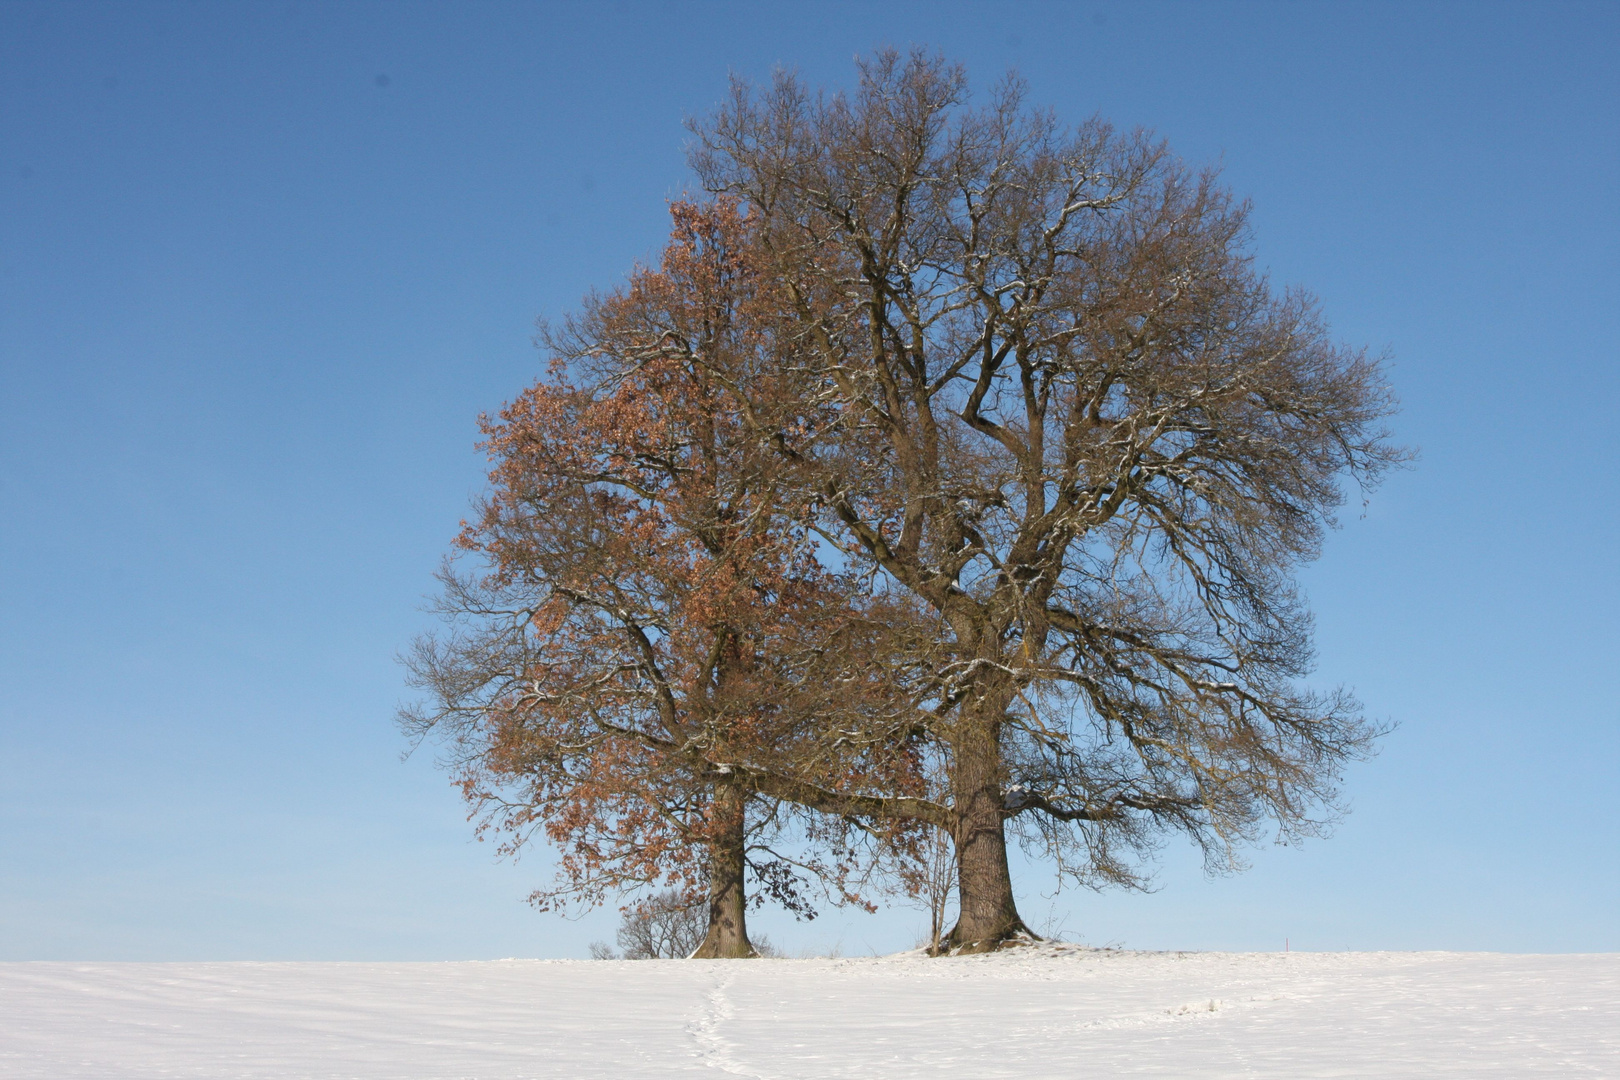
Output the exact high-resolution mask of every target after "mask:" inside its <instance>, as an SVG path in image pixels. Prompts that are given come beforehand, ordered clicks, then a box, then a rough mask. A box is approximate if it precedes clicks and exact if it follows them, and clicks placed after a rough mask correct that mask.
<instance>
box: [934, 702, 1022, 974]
mask: <svg viewBox="0 0 1620 1080" xmlns="http://www.w3.org/2000/svg"><path fill="white" fill-rule="evenodd" d="M986 697H989V698H990V699H991V701H993V700H994V697H993V695H986ZM982 700H983V699H981V701H982ZM985 704H989V702H985ZM986 711H988V710H986ZM1001 712H1002V710H1001V709H999V708H998V709H996V710H995V715H996V716H997V718H998V719H996V720H990V719H987V718H984V717H983V716H980V717H972V718H969V717H964V718H963V719H964V724H963V730H962V735H961V737H960V738H959V739H958V741H957V745H956V747H955V750H956V768H955V771H954V773H953V775H952V777H951V788H952V795H953V797H954V800H955V804H956V807H955V808H956V830H955V836H954V839H955V841H956V865H957V878H956V880H957V900H958V906H959V909H960V912H959V915H958V917H957V922H956V926H955V927H953V928H952V929H951V932H950V933H949V934H947V935H946V936H945V940H944V942H942V949H941V951H943V952H951V953H975V952H989V951H991V950H993V949H995V948H997V947H999V946H1000V945H1001V944H1002V943H1003V942H1005V941H1007V940H1008V939H1009V938H1012V937H1015V936H1017V935H1019V934H1028V935H1030V936H1032V937H1033V936H1034V935H1032V934H1030V931H1029V928H1028V927H1026V926H1025V925H1024V920H1023V919H1021V918H1019V917H1018V903H1017V901H1016V900H1014V899H1013V891H1012V874H1011V873H1010V872H1009V870H1008V869H1007V834H1006V831H1005V829H1004V828H1003V821H1004V819H1003V809H1002V802H1003V795H1002V790H1001V789H1002V780H1003V777H1002V765H1001V745H1000V734H1001V733H1000V728H1001V724H1000V720H999V716H1000V715H1001Z"/></svg>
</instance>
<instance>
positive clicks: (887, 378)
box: [693, 51, 1402, 950]
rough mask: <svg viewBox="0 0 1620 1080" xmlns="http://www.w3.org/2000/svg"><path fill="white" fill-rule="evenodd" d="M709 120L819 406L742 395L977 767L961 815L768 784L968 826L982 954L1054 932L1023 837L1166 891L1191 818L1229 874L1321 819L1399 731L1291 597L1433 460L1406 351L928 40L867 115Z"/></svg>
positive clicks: (785, 103) (842, 805)
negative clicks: (1355, 329) (1419, 454)
mask: <svg viewBox="0 0 1620 1080" xmlns="http://www.w3.org/2000/svg"><path fill="white" fill-rule="evenodd" d="M694 133H695V135H696V137H697V142H696V145H695V148H694V151H693V165H694V167H695V169H696V170H697V173H698V175H699V176H700V177H701V179H702V181H703V183H704V184H705V186H706V187H707V188H708V189H709V190H710V191H711V192H713V193H715V194H716V195H719V196H722V197H724V198H727V199H735V200H737V201H738V202H740V204H742V205H743V206H744V207H745V209H746V211H747V213H748V214H750V215H751V217H750V220H751V221H753V222H754V223H755V228H756V230H757V243H758V244H760V245H761V246H762V247H763V249H764V250H765V253H766V254H765V256H763V258H764V260H765V261H766V263H767V264H768V267H769V274H770V275H771V277H772V280H770V281H763V280H762V281H761V282H760V283H759V284H758V285H757V291H758V294H759V295H760V296H762V297H765V298H768V300H769V302H771V303H774V304H777V305H778V307H779V311H780V316H781V318H780V324H779V326H778V327H777V330H776V331H775V332H776V334H777V340H776V344H775V350H776V355H777V356H778V357H779V360H778V363H779V364H780V365H781V367H782V370H784V371H790V372H792V373H793V376H794V378H795V379H797V380H798V385H799V386H800V387H801V391H800V392H801V394H802V395H803V397H804V402H805V407H804V409H802V410H800V411H799V412H798V413H796V414H793V420H794V422H793V423H792V424H787V423H783V422H782V419H783V418H784V417H785V415H786V414H783V413H781V411H780V410H773V409H771V408H768V407H766V406H767V402H766V400H765V398H766V395H765V394H764V393H763V392H762V390H761V388H760V386H758V385H755V384H753V383H750V382H749V381H747V380H729V381H726V380H721V381H720V383H721V385H723V386H724V387H725V389H726V392H727V394H729V395H731V396H732V398H733V399H734V401H733V404H732V405H731V406H730V408H731V409H732V410H733V411H734V412H735V413H736V415H738V416H740V417H743V418H744V419H745V420H746V422H747V423H749V424H750V430H751V432H752V434H753V436H754V437H755V438H756V439H757V440H759V442H760V443H761V444H762V445H769V446H771V447H773V448H774V449H775V451H776V453H778V454H779V455H780V456H781V458H782V460H783V461H784V462H786V463H787V464H789V465H790V466H791V473H788V472H784V473H783V474H781V475H783V476H787V475H791V476H792V482H793V483H795V484H797V485H799V488H800V490H801V491H802V492H804V493H805V495H806V498H807V499H813V500H814V504H815V507H816V516H815V518H814V520H813V525H814V528H815V529H816V530H817V531H818V532H819V533H820V534H821V536H822V537H823V539H824V540H825V542H826V543H828V544H829V545H833V546H835V547H836V548H837V549H838V550H840V551H841V552H843V553H844V557H846V558H848V559H849V560H851V562H852V564H854V565H861V566H865V567H869V568H870V570H871V572H872V573H873V574H874V575H875V576H874V577H873V579H872V580H873V587H874V589H875V591H876V592H877V593H879V594H885V593H886V594H888V595H889V596H891V597H892V598H894V601H895V602H896V603H912V604H915V605H916V606H917V608H918V610H919V611H920V612H921V613H922V616H923V620H924V621H925V622H928V623H930V624H931V625H932V628H933V629H932V631H931V633H930V635H929V636H928V639H927V640H926V641H924V642H921V643H920V644H919V643H917V642H912V643H911V644H909V645H907V646H906V648H907V649H909V650H910V655H911V656H912V657H913V658H914V659H916V661H917V662H918V663H919V664H921V665H923V666H925V667H926V668H927V670H928V674H929V677H930V679H931V684H930V688H929V690H928V691H927V692H926V693H925V694H923V695H921V696H920V697H919V698H918V702H919V704H920V705H921V706H922V718H921V719H920V720H918V721H917V725H918V731H914V732H913V733H912V735H911V736H909V737H921V738H924V739H926V740H927V741H929V743H930V745H932V746H934V747H936V748H937V749H938V752H939V753H940V754H941V755H942V758H943V760H944V763H945V769H946V771H947V774H948V785H947V789H946V791H945V792H944V793H943V794H942V795H940V796H939V797H937V798H922V797H916V796H912V795H906V794H903V793H900V794H897V793H893V792H891V793H890V794H888V795H883V794H881V793H878V792H876V791H869V792H868V793H867V794H865V795H862V796H861V797H859V798H852V797H851V795H850V791H849V789H847V788H846V789H840V788H838V787H837V786H836V785H828V784H824V783H821V782H819V781H817V780H816V779H815V778H814V777H808V776H805V775H802V774H795V773H794V771H793V770H792V769H791V768H780V769H776V770H774V771H773V770H771V769H764V768H762V769H759V770H756V771H755V772H752V773H750V774H749V780H750V782H751V783H752V784H753V785H754V786H755V787H756V789H757V790H760V791H764V792H766V793H769V794H773V795H776V796H779V797H782V798H788V799H793V800H796V801H798V802H800V803H803V804H805V805H809V806H815V807H818V808H820V809H822V810H825V811H828V812H831V813H835V814H843V815H848V816H862V815H864V816H866V817H867V818H868V819H870V820H879V819H883V818H889V817H909V818H911V819H914V820H919V821H926V822H928V823H931V824H934V825H937V826H939V827H941V828H944V829H946V830H947V831H948V832H949V833H950V835H951V836H952V838H953V840H954V844H955V851H956V859H957V866H958V881H959V888H960V917H959V920H958V922H957V924H956V926H955V927H954V929H953V930H952V931H951V932H950V934H949V935H948V936H947V939H946V944H947V945H949V946H951V947H954V948H957V949H971V950H976V949H985V948H993V947H995V945H996V944H997V943H999V942H1001V941H1003V940H1005V939H1007V938H1008V937H1009V936H1012V935H1015V934H1019V933H1027V930H1026V929H1025V927H1024V925H1023V922H1022V920H1021V919H1020V917H1019V915H1018V912H1017V909H1016V905H1015V902H1014V897H1013V891H1012V883H1011V878H1010V874H1009V871H1008V863H1007V853H1006V837H1007V835H1008V831H1009V830H1011V831H1012V832H1013V833H1014V834H1015V835H1016V836H1017V837H1018V838H1020V839H1021V840H1023V841H1024V842H1025V843H1026V844H1028V845H1030V846H1031V847H1032V849H1033V850H1036V851H1039V852H1042V853H1044V854H1046V855H1048V856H1050V857H1051V858H1052V859H1054V860H1055V862H1056V865H1057V867H1058V869H1059V871H1060V873H1061V874H1063V875H1066V876H1068V877H1070V878H1072V879H1075V880H1078V881H1080V882H1083V883H1087V884H1094V885H1095V884H1103V883H1123V884H1137V883H1139V882H1140V881H1141V876H1140V875H1141V871H1140V869H1139V865H1140V864H1139V857H1140V856H1142V855H1143V854H1145V853H1147V852H1149V851H1150V850H1151V849H1152V848H1153V846H1154V845H1155V843H1156V842H1157V840H1158V837H1159V836H1160V835H1161V834H1162V833H1163V832H1164V831H1166V830H1174V831H1178V832H1181V833H1183V834H1185V835H1187V836H1189V837H1191V838H1192V839H1193V840H1194V841H1195V842H1196V843H1198V844H1199V845H1201V846H1202V848H1203V851H1204V853H1205V856H1206V859H1207V861H1208V864H1209V865H1210V866H1211V868H1222V867H1229V866H1233V865H1235V864H1236V862H1237V855H1236V849H1237V846H1238V845H1239V844H1240V843H1242V842H1245V841H1249V840H1252V839H1253V838H1254V837H1255V836H1256V834H1257V832H1258V830H1260V829H1261V827H1262V826H1263V825H1264V824H1265V823H1266V822H1268V821H1269V822H1272V823H1273V824H1274V827H1275V828H1276V829H1277V830H1279V831H1280V833H1281V834H1282V835H1283V836H1285V837H1286V836H1296V835H1304V834H1310V833H1313V832H1316V831H1319V829H1320V828H1321V826H1322V825H1323V824H1324V823H1325V822H1326V821H1327V820H1329V819H1331V817H1332V815H1333V813H1334V808H1335V806H1336V801H1335V799H1336V783H1337V780H1338V778H1339V775H1340V772H1341V769H1342V767H1343V765H1344V764H1345V763H1346V762H1347V761H1350V760H1353V759H1356V758H1358V757H1361V756H1363V755H1365V754H1366V753H1368V752H1369V749H1370V747H1371V745H1372V743H1373V740H1374V738H1375V736H1376V735H1377V734H1378V730H1377V728H1376V727H1374V726H1372V725H1369V724H1368V723H1367V722H1366V721H1365V720H1364V719H1363V716H1362V713H1361V710H1360V707H1359V705H1358V704H1357V702H1356V701H1355V700H1354V698H1353V697H1352V696H1351V695H1350V694H1349V693H1348V692H1346V691H1344V690H1330V691H1327V692H1316V691H1312V690H1310V689H1307V688H1305V687H1303V686H1301V685H1300V682H1299V680H1300V679H1301V677H1303V676H1304V675H1306V674H1307V673H1308V671H1309V669H1310V667H1311V664H1312V649H1311V644H1310V615H1309V612H1308V610H1307V609H1306V607H1305V604H1304V602H1303V600H1302V599H1301V597H1300V595H1299V593H1298V590H1297V589H1296V587H1295V585H1294V581H1293V576H1292V575H1293V571H1294V570H1295V568H1296V567H1298V566H1299V564H1301V563H1302V562H1304V561H1306V560H1309V559H1311V558H1314V557H1315V556H1316V554H1317V553H1318V550H1319V548H1320V545H1321V542H1322V538H1323V533H1324V529H1326V528H1328V527H1330V526H1331V525H1332V524H1333V522H1334V511H1335V508H1336V507H1337V506H1339V505H1340V504H1341V501H1342V498H1343V494H1342V487H1343V484H1344V483H1345V482H1346V481H1348V482H1350V483H1352V484H1355V485H1359V486H1360V487H1361V488H1362V489H1363V490H1368V489H1370V487H1371V486H1372V485H1373V484H1374V483H1375V482H1376V481H1377V479H1378V477H1379V475H1380V474H1381V473H1382V472H1383V471H1385V470H1386V469H1387V468H1388V467H1390V466H1391V465H1393V464H1395V463H1396V462H1398V461H1399V460H1400V459H1401V457H1402V452H1401V451H1400V450H1399V449H1398V448H1394V447H1392V446H1391V444H1390V442H1389V438H1388V435H1387V434H1386V432H1385V430H1384V428H1383V427H1382V424H1381V421H1382V419H1383V418H1384V417H1385V416H1387V415H1388V414H1389V413H1390V412H1391V411H1392V408H1393V398H1392V395H1391V393H1390V391H1389V389H1388V387H1387V386H1386V384H1385V380H1384V375H1383V373H1382V371H1381V370H1380V366H1379V364H1378V362H1377V361H1376V360H1375V359H1374V358H1370V357H1369V356H1367V355H1366V354H1365V352H1363V351H1361V350H1357V349H1350V348H1344V347H1341V346H1339V345H1337V344H1335V343H1334V342H1333V341H1332V339H1331V338H1330V336H1329V334H1328V331H1327V329H1326V326H1325V324H1324V322H1323V321H1322V319H1321V317H1320V316H1319V314H1318V311H1317V306H1316V304H1315V302H1314V301H1313V300H1312V299H1311V298H1310V297H1309V296H1308V295H1306V294H1305V293H1303V292H1300V291H1297V290H1283V291H1278V290H1275V289H1273V288H1272V287H1271V285H1270V284H1269V283H1268V281H1267V280H1266V278H1265V277H1264V275H1263V274H1261V273H1260V272H1259V271H1257V270H1256V268H1255V266H1254V260H1253V256H1252V254H1251V253H1250V250H1249V231H1248V207H1247V205H1246V204H1245V203H1243V202H1241V201H1239V200H1237V199H1235V198H1234V197H1233V196H1232V195H1231V194H1230V193H1229V192H1228V191H1226V190H1225V189H1224V188H1223V187H1222V186H1221V185H1220V183H1219V181H1218V179H1217V177H1216V175H1215V174H1214V173H1213V172H1212V171H1209V170H1204V171H1198V170H1194V169H1191V168H1189V167H1188V166H1187V165H1185V164H1183V163H1182V162H1181V161H1179V160H1178V159H1177V158H1175V157H1174V156H1173V155H1172V154H1171V153H1170V152H1169V151H1168V150H1167V149H1166V147H1165V146H1164V145H1163V144H1162V143H1160V142H1157V141H1155V140H1154V139H1152V138H1150V137H1149V136H1147V135H1146V134H1143V133H1139V132H1138V133H1131V134H1122V133H1120V132H1117V131H1115V130H1113V129H1112V128H1110V127H1109V126H1108V125H1107V124H1106V123H1104V122H1102V121H1100V120H1095V119H1094V120H1090V121H1087V122H1085V123H1083V124H1081V125H1080V126H1079V127H1078V128H1074V129H1068V128H1064V127H1062V126H1060V125H1059V123H1058V122H1057V121H1056V120H1055V119H1054V118H1053V117H1052V116H1051V115H1050V114H1049V113H1046V112H1042V111H1038V110H1035V109H1031V108H1029V107H1028V106H1026V104H1025V101H1024V88H1023V86H1022V85H1021V84H1020V83H1019V82H1018V81H1017V80H1015V79H1011V78H1009V79H1008V80H1007V81H1006V82H1004V83H1003V84H1001V85H1000V86H999V87H998V88H997V89H996V90H995V92H994V93H993V94H991V95H990V97H989V99H988V100H987V101H986V102H985V103H984V104H983V105H982V106H979V107H975V106H973V105H972V104H971V102H970V101H969V99H968V95H967V89H966V80H965V77H964V75H963V73H962V72H961V70H960V69H958V68H955V67H951V66H948V65H946V64H945V63H944V62H943V61H941V60H939V59H938V58H936V57H933V56H930V55H928V54H926V53H923V52H920V51H919V52H913V53H911V54H910V55H909V56H905V57H902V56H900V55H897V54H895V53H893V52H886V53H882V54H879V55H878V56H877V57H875V58H874V59H872V60H870V61H866V62H863V63H862V64H861V65H860V83H859V88H858V89H857V90H856V91H855V92H854V93H853V94H852V95H849V96H846V95H843V94H834V95H825V94H822V95H816V94H812V93H811V92H809V91H808V90H807V89H806V88H805V87H804V86H803V85H802V84H801V83H800V82H799V81H798V80H797V79H796V78H795V77H794V76H792V75H787V74H781V75H779V76H778V77H777V78H776V80H775V82H774V83H773V84H772V85H771V86H770V87H769V88H768V89H765V90H755V89H753V88H751V87H749V86H748V85H746V84H745V83H742V82H740V81H739V82H737V83H736V84H735V85H734V87H733V92H732V95H731V97H730V99H729V101H728V102H727V103H726V104H725V105H724V106H723V107H722V108H721V109H719V110H718V111H717V112H716V113H715V114H714V115H713V116H712V117H711V118H709V119H708V120H707V121H704V122H701V123H698V124H695V125H694ZM807 415H808V416H813V417H814V418H815V422H814V423H806V422H804V417H805V416H807ZM914 629H915V624H914V623H913V624H908V628H907V631H906V632H907V633H908V634H911V633H913V632H914ZM918 732H920V734H919V733H918Z"/></svg>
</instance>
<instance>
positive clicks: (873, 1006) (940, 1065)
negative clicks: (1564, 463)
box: [0, 942, 1620, 1080]
mask: <svg viewBox="0 0 1620 1080" xmlns="http://www.w3.org/2000/svg"><path fill="white" fill-rule="evenodd" d="M723 1074H730V1075H736V1076H752V1077H759V1078H765V1080H789V1078H807V1080H808V1078H816V1080H824V1078H841V1077H849V1078H855V1077H865V1078H870V1077H885V1078H909V1077H929V1078H931V1080H932V1078H934V1077H940V1076H973V1077H1020V1078H1029V1077H1077V1076H1078V1077H1112V1076H1193V1075H1196V1076H1199V1077H1227V1076H1231V1077H1237V1076H1244V1077H1255V1076H1260V1077H1290V1078H1298V1077H1328V1076H1334V1077H1345V1076H1374V1075H1376V1076H1382V1077H1406V1076H1411V1077H1418V1076H1422V1077H1426V1078H1427V1077H1434V1076H1459V1077H1460V1076H1467V1077H1498V1076H1499V1077H1521V1076H1535V1075H1548V1076H1555V1075H1556V1076H1581V1075H1587V1076H1620V955H1613V954H1607V955H1556V956H1515V955H1503V954H1492V953H1144V952H1126V951H1120V950H1104V949H1086V948H1082V947H1078V946H1073V945H1063V944H1059V943H1053V942H1039V943H1035V944H1031V945H1029V946H1027V947H1024V948H1019V949H1013V950H1005V951H1001V952H996V953H990V954H986V955H981V956H965V957H952V958H942V959H930V958H927V957H924V956H921V955H920V954H915V953H910V954H902V955H900V956H895V957H880V958H871V959H843V960H751V961H748V962H746V963H744V962H738V961H723V960H722V961H685V960H672V961H662V960H646V961H630V962H626V961H543V960H504V961H492V962H479V963H442V964H422V963H409V964H378V963H348V964H332V963H210V964H199V963H178V964H89V963H9V964H0V1077H50V1078H52V1080H80V1078H90V1077H120V1078H131V1077H158V1076H162V1077H171V1078H202V1077H207V1078H209V1080H226V1078H237V1077H240V1078H253V1080H259V1078H271V1077H276V1078H283V1077H286V1078H290V1077H299V1078H328V1077H330V1078H337V1077H344V1078H361V1080H372V1078H377V1080H381V1078H389V1080H401V1078H410V1080H417V1078H422V1080H425V1078H457V1080H460V1078H468V1077H478V1078H481V1080H505V1078H518V1077H525V1078H527V1077H547V1078H551V1077H558V1078H560V1077H581V1078H597V1077H604V1078H606V1077H612V1078H616V1080H618V1078H629V1077H663V1076H671V1075H723Z"/></svg>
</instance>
